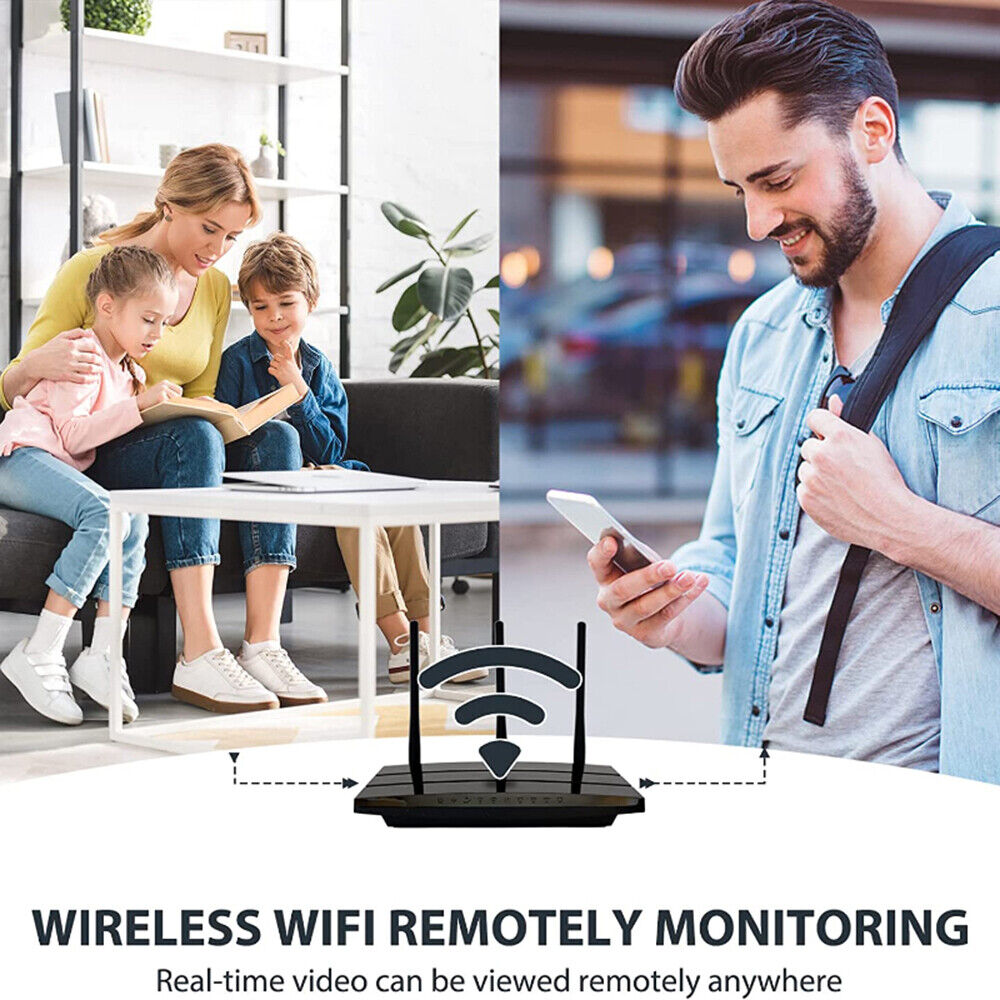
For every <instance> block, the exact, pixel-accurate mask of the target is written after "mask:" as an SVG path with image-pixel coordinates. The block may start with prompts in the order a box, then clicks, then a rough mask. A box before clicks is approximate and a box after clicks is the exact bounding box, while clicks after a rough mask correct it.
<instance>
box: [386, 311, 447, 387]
mask: <svg viewBox="0 0 1000 1000" xmlns="http://www.w3.org/2000/svg"><path fill="white" fill-rule="evenodd" d="M440 325H441V320H439V319H438V318H437V316H431V318H430V319H429V320H428V321H427V325H426V326H425V327H424V328H423V329H422V330H418V331H417V332H416V333H415V334H413V336H411V337H404V338H403V339H402V340H401V341H399V342H398V344H397V345H396V346H395V347H393V354H392V357H391V358H390V359H389V371H391V372H392V374H393V375H395V374H396V372H398V371H399V369H400V367H401V366H402V365H403V364H404V363H405V362H406V359H407V358H409V356H410V355H411V354H413V352H414V351H416V350H417V349H418V348H419V347H422V346H423V345H424V344H426V343H427V341H428V340H430V338H431V337H432V336H433V335H434V331H435V330H436V329H437V328H438V327H439V326H440Z"/></svg>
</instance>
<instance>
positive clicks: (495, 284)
mask: <svg viewBox="0 0 1000 1000" xmlns="http://www.w3.org/2000/svg"><path fill="white" fill-rule="evenodd" d="M499 287H500V275H499V274H494V275H493V277H492V278H490V280H489V281H487V282H486V284H485V285H483V288H499Z"/></svg>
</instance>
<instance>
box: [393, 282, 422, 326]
mask: <svg viewBox="0 0 1000 1000" xmlns="http://www.w3.org/2000/svg"><path fill="white" fill-rule="evenodd" d="M421 277H422V275H421ZM426 315H427V310H426V309H425V308H424V307H423V306H422V305H421V304H420V299H419V298H418V296H417V283H416V282H414V283H413V284H412V285H410V286H409V288H407V289H406V291H405V292H403V294H402V295H401V296H400V297H399V301H398V302H397V303H396V308H395V309H393V311H392V328H393V329H394V330H396V331H397V332H399V333H402V332H403V331H404V330H409V329H410V328H411V327H414V326H416V325H417V324H418V323H419V322H420V321H421V320H422V319H423V318H424V316H426Z"/></svg>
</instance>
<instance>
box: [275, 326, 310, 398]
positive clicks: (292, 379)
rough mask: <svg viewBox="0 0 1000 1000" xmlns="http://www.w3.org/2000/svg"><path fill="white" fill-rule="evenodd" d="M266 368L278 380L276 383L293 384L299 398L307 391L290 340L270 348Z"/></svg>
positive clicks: (307, 387) (307, 388)
mask: <svg viewBox="0 0 1000 1000" xmlns="http://www.w3.org/2000/svg"><path fill="white" fill-rule="evenodd" d="M267 370H268V371H269V372H270V373H271V374H272V375H273V376H274V377H275V378H276V379H277V380H278V385H294V386H295V388H296V389H297V390H298V393H299V399H301V398H302V397H303V396H304V395H305V394H306V393H307V392H308V391H309V386H307V385H306V381H305V379H304V378H303V377H302V371H301V370H300V368H299V366H298V365H297V364H296V363H295V352H294V351H293V350H292V345H291V342H290V341H288V340H286V341H284V342H283V343H281V344H278V345H277V346H276V347H273V348H271V363H270V364H269V365H268V366H267Z"/></svg>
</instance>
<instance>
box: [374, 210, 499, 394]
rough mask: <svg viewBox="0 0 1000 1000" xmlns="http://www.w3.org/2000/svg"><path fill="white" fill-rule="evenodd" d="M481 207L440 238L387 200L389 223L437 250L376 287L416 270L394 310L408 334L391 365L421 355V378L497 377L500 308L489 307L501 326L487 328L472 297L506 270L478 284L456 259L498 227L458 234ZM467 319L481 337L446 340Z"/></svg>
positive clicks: (399, 328)
mask: <svg viewBox="0 0 1000 1000" xmlns="http://www.w3.org/2000/svg"><path fill="white" fill-rule="evenodd" d="M477 211H478V209H474V210H473V211H471V212H469V214H468V215H466V216H465V217H464V218H462V219H461V220H460V221H459V222H458V223H457V224H456V225H455V226H453V227H452V229H451V230H450V232H449V233H448V235H447V236H445V237H444V238H443V239H440V238H438V237H435V236H434V235H433V234H432V233H431V231H430V229H428V228H427V225H426V224H425V223H424V221H423V220H422V219H421V218H420V217H419V216H417V215H415V214H414V213H413V212H411V211H410V210H409V209H407V208H404V207H403V206H402V205H400V204H398V203H397V202H392V201H385V202H383V203H382V214H383V215H384V216H385V217H386V219H388V220H389V224H390V225H391V226H392V227H393V228H394V229H396V230H397V231H398V232H400V233H402V234H403V235H404V236H409V237H412V238H413V239H416V240H420V241H421V242H422V243H423V244H424V245H425V246H426V247H427V248H428V249H429V250H430V251H431V253H432V254H433V257H425V258H423V259H422V260H419V261H417V263H416V264H412V265H410V267H408V268H406V269H405V270H402V271H400V272H399V273H398V274H395V275H393V276H392V277H391V278H389V279H387V280H386V281H383V282H382V284H381V285H379V286H378V288H377V289H375V291H376V293H378V292H384V291H385V290H386V289H387V288H391V287H392V286H393V285H395V284H396V283H397V282H400V281H402V280H403V279H404V278H409V277H412V276H413V275H416V280H415V281H414V282H413V283H412V284H410V285H407V286H406V288H405V289H404V291H403V294H402V295H400V297H399V301H398V302H397V303H396V308H395V309H394V310H393V312H392V326H393V329H394V330H395V331H396V332H397V333H402V334H405V336H403V337H402V338H400V339H399V340H397V341H396V343H394V344H393V345H392V357H391V358H390V360H389V371H391V372H393V373H396V372H398V371H399V369H400V368H401V367H402V366H403V364H405V363H406V361H408V360H409V359H410V358H411V357H413V356H414V355H417V356H418V360H417V364H416V366H415V367H414V369H413V371H411V372H410V375H411V376H412V377H415V378H430V377H432V376H440V375H451V376H457V375H473V376H475V377H477V378H496V377H497V360H498V353H497V352H498V350H499V346H500V342H499V339H498V333H499V330H498V329H497V328H499V326H500V313H499V311H498V310H497V309H494V308H489V309H487V310H486V312H487V313H488V314H489V316H490V317H491V318H492V320H493V322H494V324H495V325H496V327H495V328H491V332H490V333H484V332H483V331H481V330H480V328H479V323H477V322H476V318H475V316H474V315H473V311H472V300H473V297H474V296H476V295H479V294H480V293H481V292H484V291H487V290H488V289H497V288H499V287H500V276H499V275H495V276H494V277H492V278H491V279H490V280H489V281H487V282H486V284H485V285H481V286H480V287H479V288H476V287H475V279H474V278H473V276H472V272H471V271H470V270H469V269H468V268H467V267H457V266H455V263H454V262H455V261H456V260H459V259H463V258H469V257H474V256H476V255H477V254H480V253H482V252H483V251H484V250H486V249H487V247H489V246H490V245H491V244H492V243H493V240H494V235H493V233H483V234H482V235H481V236H476V237H474V238H472V239H465V240H456V237H457V236H458V235H459V233H460V232H461V231H462V230H463V229H464V228H465V225H466V223H467V222H468V221H469V220H470V219H471V218H472V217H473V216H474V215H475V214H476V212H477ZM463 320H465V321H468V324H469V327H470V328H471V330H472V334H473V336H474V337H475V343H474V344H468V345H465V346H462V347H454V346H452V345H451V344H448V345H445V343H444V342H445V340H446V339H447V337H448V335H449V334H450V333H451V332H452V331H453V330H454V329H455V328H456V327H457V326H458V325H459V324H460V323H462V322H463ZM421 324H422V325H421ZM410 331H413V332H410Z"/></svg>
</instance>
